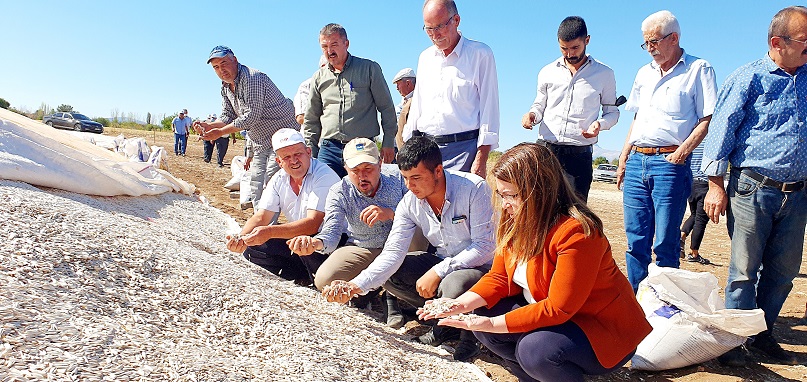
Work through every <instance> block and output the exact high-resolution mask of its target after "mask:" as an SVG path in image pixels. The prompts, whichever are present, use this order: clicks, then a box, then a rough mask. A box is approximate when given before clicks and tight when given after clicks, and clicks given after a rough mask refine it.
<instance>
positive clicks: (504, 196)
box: [496, 190, 518, 203]
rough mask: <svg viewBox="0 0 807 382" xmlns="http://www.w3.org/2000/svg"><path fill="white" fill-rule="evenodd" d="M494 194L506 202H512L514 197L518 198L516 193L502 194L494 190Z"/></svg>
mask: <svg viewBox="0 0 807 382" xmlns="http://www.w3.org/2000/svg"><path fill="white" fill-rule="evenodd" d="M496 195H498V196H499V197H500V198H502V201H504V202H506V203H513V202H514V201H515V200H516V198H518V194H512V195H508V194H502V193H501V192H499V190H496Z"/></svg>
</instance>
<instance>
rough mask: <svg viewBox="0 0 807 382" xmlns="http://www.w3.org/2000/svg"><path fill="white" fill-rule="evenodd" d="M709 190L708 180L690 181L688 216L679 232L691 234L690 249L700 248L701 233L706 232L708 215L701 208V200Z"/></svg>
mask: <svg viewBox="0 0 807 382" xmlns="http://www.w3.org/2000/svg"><path fill="white" fill-rule="evenodd" d="M708 192H709V182H707V181H703V180H693V181H692V193H691V194H690V195H689V199H688V200H687V201H688V202H689V213H690V214H689V218H687V220H686V221H685V222H684V224H683V225H682V226H681V233H683V234H685V235H687V236H689V234H690V233H691V234H692V242H691V244H690V246H689V248H690V249H694V250H696V251H698V250H700V248H701V242H703V235H704V234H705V233H706V225H708V224H709V216H708V215H706V211H704V210H703V200H704V199H706V193H708Z"/></svg>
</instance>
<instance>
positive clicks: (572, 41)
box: [521, 16, 619, 201]
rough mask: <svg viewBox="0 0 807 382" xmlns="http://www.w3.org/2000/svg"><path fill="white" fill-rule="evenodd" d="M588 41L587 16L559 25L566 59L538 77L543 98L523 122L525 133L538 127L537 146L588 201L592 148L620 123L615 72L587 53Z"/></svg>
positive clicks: (560, 43)
mask: <svg viewBox="0 0 807 382" xmlns="http://www.w3.org/2000/svg"><path fill="white" fill-rule="evenodd" d="M589 40H590V36H589V35H588V29H587V28H586V22H585V21H584V20H583V18H582V17H579V16H569V17H567V18H565V19H564V20H563V21H562V22H561V23H560V27H558V44H559V45H560V52H561V54H562V56H561V57H560V58H558V59H557V60H555V61H553V62H552V63H550V64H549V65H547V66H544V67H543V68H542V69H541V71H540V72H539V73H538V92H537V93H538V94H537V96H536V97H535V102H533V104H532V106H531V107H530V111H529V112H527V114H524V117H523V118H522V119H521V124H522V125H523V126H524V128H525V129H530V130H531V129H532V127H533V126H535V125H538V143H541V144H544V145H545V146H546V147H547V148H549V149H550V150H551V151H552V152H553V153H554V154H555V156H556V157H557V158H558V160H559V161H560V165H561V167H563V171H565V172H566V174H567V176H569V177H570V178H571V179H570V180H571V181H572V182H571V183H572V185H573V186H574V189H575V191H577V194H578V195H579V196H580V197H582V198H583V201H586V200H588V191H589V189H590V188H591V181H592V179H593V168H592V166H591V160H592V158H591V156H592V153H593V147H592V146H593V145H594V144H595V143H597V135H599V133H600V131H602V130H608V129H610V128H611V127H613V126H614V125H616V123H617V121H618V120H619V109H618V108H617V107H616V106H615V103H616V79H615V78H614V71H613V70H611V68H609V67H608V66H606V65H604V64H603V63H601V62H599V61H597V60H595V59H594V58H593V57H591V56H589V55H587V54H586V46H587V45H588V43H589ZM600 108H602V117H600Z"/></svg>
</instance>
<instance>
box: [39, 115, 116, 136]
mask: <svg viewBox="0 0 807 382" xmlns="http://www.w3.org/2000/svg"><path fill="white" fill-rule="evenodd" d="M42 122H44V123H45V124H46V125H48V126H50V127H58V128H60V129H73V130H75V131H90V132H93V133H98V134H101V133H103V132H104V125H102V124H100V123H98V122H95V121H93V120H91V119H89V118H87V116H86V115H84V114H81V113H77V112H74V111H71V112H65V113H62V112H59V113H53V114H51V115H46V116H45V117H43V118H42Z"/></svg>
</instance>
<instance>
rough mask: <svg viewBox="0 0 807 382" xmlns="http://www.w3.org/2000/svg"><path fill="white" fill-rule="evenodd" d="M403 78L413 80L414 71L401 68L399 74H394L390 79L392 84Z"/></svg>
mask: <svg viewBox="0 0 807 382" xmlns="http://www.w3.org/2000/svg"><path fill="white" fill-rule="evenodd" d="M404 78H415V71H414V70H412V68H403V69H401V71H400V72H398V73H397V74H395V77H392V83H393V84H394V83H396V82H398V81H400V80H402V79H404Z"/></svg>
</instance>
